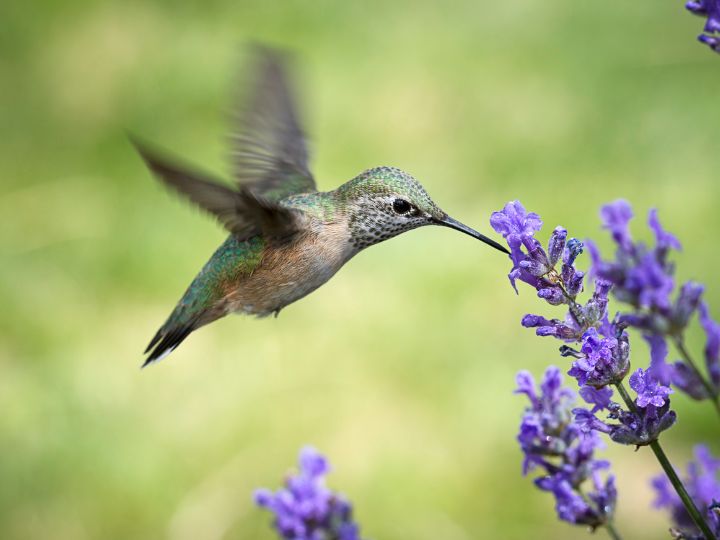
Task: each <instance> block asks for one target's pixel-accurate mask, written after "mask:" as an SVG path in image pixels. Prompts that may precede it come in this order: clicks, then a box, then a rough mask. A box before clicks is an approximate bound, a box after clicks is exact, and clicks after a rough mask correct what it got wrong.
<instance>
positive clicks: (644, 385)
mask: <svg viewBox="0 0 720 540" xmlns="http://www.w3.org/2000/svg"><path fill="white" fill-rule="evenodd" d="M630 388H632V389H633V390H635V392H636V393H637V399H636V400H635V403H637V406H638V407H641V408H645V407H647V406H648V405H653V406H654V407H662V406H663V405H665V401H666V400H667V397H668V396H669V395H670V394H672V389H671V388H670V387H669V386H664V385H662V384H660V382H659V381H658V380H657V379H654V378H653V377H652V376H651V375H650V371H649V370H648V371H643V369H642V368H638V369H637V371H635V373H633V374H632V375H630Z"/></svg>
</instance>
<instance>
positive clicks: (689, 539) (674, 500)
mask: <svg viewBox="0 0 720 540" xmlns="http://www.w3.org/2000/svg"><path fill="white" fill-rule="evenodd" d="M718 472H720V459H718V458H714V457H713V456H712V455H711V454H710V451H709V450H708V448H707V447H705V446H704V445H698V446H696V447H695V461H694V462H690V464H689V465H688V474H687V477H686V479H685V482H684V484H685V486H686V487H687V490H688V493H689V494H690V497H692V499H693V500H694V501H695V503H696V504H697V506H698V507H699V508H700V509H701V510H702V511H704V512H705V517H706V519H707V522H708V524H709V525H710V528H711V529H712V531H713V532H714V533H715V536H718V537H720V477H718ZM652 485H653V488H654V489H655V493H656V498H655V501H654V505H655V507H656V508H664V509H666V510H668V511H669V512H670V515H671V517H672V520H673V525H674V526H675V527H676V529H677V530H676V531H674V535H675V537H676V538H684V539H686V540H702V539H703V538H704V537H703V535H702V534H701V533H700V531H699V530H698V529H697V527H696V526H695V524H694V523H693V521H692V519H690V516H689V515H688V513H687V511H686V510H685V507H684V506H683V505H682V502H681V501H680V498H679V497H678V496H677V494H676V493H675V491H674V490H673V489H672V487H671V486H670V483H669V482H668V479H667V478H666V477H665V476H658V477H656V478H654V479H653V481H652Z"/></svg>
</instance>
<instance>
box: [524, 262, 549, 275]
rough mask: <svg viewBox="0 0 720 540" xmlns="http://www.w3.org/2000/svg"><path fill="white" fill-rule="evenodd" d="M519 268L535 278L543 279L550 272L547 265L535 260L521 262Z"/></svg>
mask: <svg viewBox="0 0 720 540" xmlns="http://www.w3.org/2000/svg"><path fill="white" fill-rule="evenodd" d="M518 266H519V267H520V268H522V269H523V270H526V271H527V272H529V273H530V274H532V275H533V276H535V277H542V276H544V275H545V274H547V273H548V272H549V271H550V268H548V267H547V266H546V265H545V264H542V263H540V262H538V261H536V260H534V259H528V260H525V261H520V264H519V265H518Z"/></svg>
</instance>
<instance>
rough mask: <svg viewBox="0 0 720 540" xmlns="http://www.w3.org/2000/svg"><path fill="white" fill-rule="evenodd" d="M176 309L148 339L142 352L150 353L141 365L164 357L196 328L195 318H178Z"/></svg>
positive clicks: (146, 364)
mask: <svg viewBox="0 0 720 540" xmlns="http://www.w3.org/2000/svg"><path fill="white" fill-rule="evenodd" d="M178 311H179V310H178V309H177V308H176V309H175V311H173V313H172V315H170V318H169V319H168V320H167V322H166V323H165V324H163V325H162V326H161V327H160V329H159V330H158V331H157V333H156V334H155V336H154V337H153V338H152V339H151V340H150V343H149V344H148V346H147V348H146V349H145V353H144V354H148V353H150V355H149V356H148V357H147V358H146V359H145V362H144V363H143V365H142V367H145V366H148V365H150V364H152V363H154V362H159V361H160V360H162V359H163V358H165V357H166V356H167V355H168V354H170V353H171V352H173V351H174V350H175V349H176V348H177V346H178V345H180V344H181V343H182V342H183V341H184V340H185V338H186V337H188V336H189V335H190V333H191V332H193V331H194V330H195V329H197V328H198V325H197V324H196V323H197V320H196V319H191V320H182V319H180V320H178V319H179V317H177V315H179V313H178Z"/></svg>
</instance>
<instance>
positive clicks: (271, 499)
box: [254, 447, 360, 540]
mask: <svg viewBox="0 0 720 540" xmlns="http://www.w3.org/2000/svg"><path fill="white" fill-rule="evenodd" d="M298 461H299V463H298V465H299V469H300V470H299V473H298V474H297V475H295V476H288V478H287V479H286V480H285V488H281V489H279V490H278V491H277V492H275V493H273V492H272V491H270V490H268V489H258V490H256V491H255V495H254V498H255V503H256V504H257V505H258V506H260V507H262V508H266V509H268V510H270V511H271V512H273V513H274V514H275V520H274V522H273V525H274V527H275V529H276V531H277V532H278V534H279V535H280V538H283V539H287V540H360V531H359V529H358V526H357V525H356V524H355V523H354V522H353V519H352V507H351V505H350V503H349V502H347V501H346V500H345V499H344V498H343V497H342V495H339V494H336V493H333V492H332V491H330V490H329V489H328V488H327V487H325V481H324V477H325V475H326V474H327V473H328V472H329V470H330V466H329V464H328V462H327V459H325V457H324V456H323V455H322V454H320V453H319V452H318V451H317V450H315V449H314V448H310V447H306V448H303V449H302V450H301V452H300V458H299V460H298Z"/></svg>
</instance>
